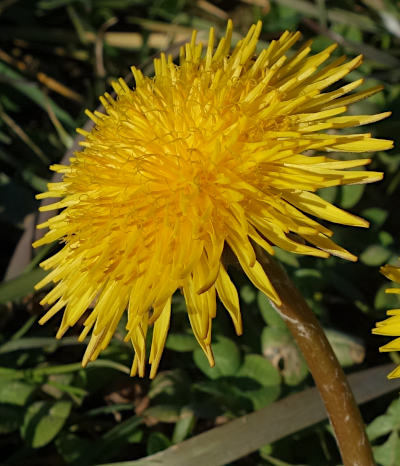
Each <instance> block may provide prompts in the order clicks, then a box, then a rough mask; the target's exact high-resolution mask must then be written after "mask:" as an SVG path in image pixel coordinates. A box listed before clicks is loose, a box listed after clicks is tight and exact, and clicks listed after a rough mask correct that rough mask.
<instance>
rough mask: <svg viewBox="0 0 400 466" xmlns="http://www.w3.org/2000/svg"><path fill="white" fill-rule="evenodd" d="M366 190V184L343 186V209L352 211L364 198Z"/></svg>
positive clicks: (341, 196) (341, 192)
mask: <svg viewBox="0 0 400 466" xmlns="http://www.w3.org/2000/svg"><path fill="white" fill-rule="evenodd" d="M364 190H365V184H354V185H347V186H342V187H341V189H340V201H339V204H340V207H342V209H351V208H352V207H354V206H355V205H356V204H357V202H358V201H359V200H360V199H361V198H362V195H363V193H364Z"/></svg>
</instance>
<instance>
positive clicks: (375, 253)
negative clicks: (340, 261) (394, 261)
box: [360, 244, 391, 267]
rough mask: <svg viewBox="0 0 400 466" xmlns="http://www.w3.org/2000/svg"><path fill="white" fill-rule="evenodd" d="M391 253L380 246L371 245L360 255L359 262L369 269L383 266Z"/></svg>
mask: <svg viewBox="0 0 400 466" xmlns="http://www.w3.org/2000/svg"><path fill="white" fill-rule="evenodd" d="M390 255H391V252H390V251H389V250H388V249H387V248H385V247H384V246H381V245H380V244H371V245H370V246H368V247H367V248H366V249H365V250H364V251H363V252H362V254H361V255H360V261H361V262H362V263H363V264H365V265H368V266H369V267H378V265H382V264H384V263H385V262H386V261H387V260H388V259H389V257H390Z"/></svg>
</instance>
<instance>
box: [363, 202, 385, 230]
mask: <svg viewBox="0 0 400 466" xmlns="http://www.w3.org/2000/svg"><path fill="white" fill-rule="evenodd" d="M388 214H389V213H388V211H387V210H384V209H381V208H380V207H370V208H368V209H365V210H363V211H362V212H361V217H363V218H365V219H367V220H369V221H370V222H371V228H373V229H375V230H379V229H380V227H381V226H382V225H383V224H384V223H385V221H386V219H387V216H388Z"/></svg>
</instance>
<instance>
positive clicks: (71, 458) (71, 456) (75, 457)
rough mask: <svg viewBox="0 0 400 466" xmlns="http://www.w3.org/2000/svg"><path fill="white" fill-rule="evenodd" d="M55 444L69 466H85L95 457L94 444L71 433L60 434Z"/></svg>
mask: <svg viewBox="0 0 400 466" xmlns="http://www.w3.org/2000/svg"><path fill="white" fill-rule="evenodd" d="M54 443H55V445H56V448H57V451H58V453H59V454H60V455H61V456H62V457H63V459H64V461H65V462H66V463H68V464H76V465H77V466H78V465H85V464H88V463H89V461H90V460H91V459H92V458H93V456H94V451H93V450H94V448H93V443H92V442H91V441H90V440H87V439H85V438H80V437H78V436H77V435H74V434H71V433H65V434H60V435H59V436H57V438H56V440H55V442H54Z"/></svg>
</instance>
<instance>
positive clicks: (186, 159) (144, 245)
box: [34, 21, 392, 377]
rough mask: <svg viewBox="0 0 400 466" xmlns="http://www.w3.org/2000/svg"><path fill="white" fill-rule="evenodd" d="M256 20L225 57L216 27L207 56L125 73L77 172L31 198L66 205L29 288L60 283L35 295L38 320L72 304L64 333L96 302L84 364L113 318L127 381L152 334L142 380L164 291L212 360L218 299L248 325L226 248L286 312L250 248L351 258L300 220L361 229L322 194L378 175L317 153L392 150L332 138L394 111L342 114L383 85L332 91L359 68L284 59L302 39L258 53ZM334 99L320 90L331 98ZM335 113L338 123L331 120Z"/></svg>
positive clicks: (167, 60) (368, 140) (196, 47)
mask: <svg viewBox="0 0 400 466" xmlns="http://www.w3.org/2000/svg"><path fill="white" fill-rule="evenodd" d="M261 27H262V24H261V22H259V23H257V25H253V26H252V27H251V28H250V30H249V32H248V33H247V35H246V37H245V38H244V39H242V40H241V41H240V42H239V43H238V44H237V45H236V46H235V47H234V48H233V50H231V36H232V22H231V21H229V22H228V25H227V30H226V34H225V36H224V37H223V38H222V39H221V40H220V42H219V43H218V45H217V47H216V49H215V50H214V45H215V36H214V30H213V29H211V30H210V33H209V39H208V44H207V47H206V48H205V50H203V45H202V44H201V43H196V32H193V36H192V40H191V42H190V43H188V44H186V45H185V46H184V47H183V48H182V50H181V53H180V64H179V66H177V65H176V64H174V63H173V60H172V57H171V56H168V57H166V56H165V55H164V54H161V57H160V58H158V59H156V60H154V67H155V76H154V77H153V78H149V77H144V76H143V75H142V73H141V72H140V71H139V70H137V69H135V68H132V72H133V75H134V78H135V82H136V85H135V88H134V89H130V88H129V87H128V86H127V85H126V83H125V82H124V81H123V80H122V79H120V80H119V81H118V82H116V83H114V86H113V87H114V90H115V93H116V98H115V99H114V98H112V97H111V96H110V95H109V94H105V95H104V97H102V98H101V99H100V100H101V102H102V104H103V106H104V108H105V113H99V112H95V114H92V113H91V112H87V114H88V115H89V117H90V118H91V119H92V120H93V121H94V123H95V126H94V128H93V130H92V131H91V132H90V133H87V132H84V131H82V130H79V132H80V133H81V134H83V135H84V136H85V141H84V142H82V143H81V145H82V146H83V150H82V151H81V152H77V153H75V156H74V157H73V158H72V159H71V164H70V166H62V165H53V166H52V167H51V168H52V169H53V170H54V171H56V172H58V173H62V174H63V180H62V181H61V182H59V183H49V185H48V192H46V193H43V194H41V195H39V196H38V198H39V199H43V198H61V200H59V201H58V202H56V203H54V204H52V205H50V206H46V207H42V208H41V210H42V211H43V210H57V209H63V210H62V211H61V213H59V214H58V215H56V216H55V217H53V218H51V219H50V220H49V221H47V222H45V223H43V224H42V225H40V226H39V228H45V227H46V228H48V229H49V231H48V232H47V233H46V235H45V236H44V237H43V238H42V239H40V240H39V241H37V242H36V243H35V244H34V245H35V246H40V245H42V244H45V243H49V242H51V241H55V240H61V241H62V242H63V243H64V246H63V248H62V249H61V250H60V251H59V252H57V253H56V254H55V255H54V256H52V257H51V258H49V259H47V260H45V261H44V262H43V263H42V264H41V266H42V267H43V268H44V269H46V270H48V269H52V271H51V272H50V273H49V274H48V275H47V277H46V278H45V279H44V280H43V281H41V282H40V283H39V284H38V285H37V288H41V287H42V286H44V285H46V284H48V283H50V282H54V283H56V285H55V287H54V288H53V289H52V291H50V292H49V294H48V295H47V296H46V297H45V298H44V299H43V301H42V304H44V305H50V309H49V310H48V312H47V313H46V315H45V316H44V317H43V318H42V319H41V323H44V322H46V321H47V320H48V319H49V318H50V317H52V316H54V315H55V314H56V313H57V312H58V311H60V310H61V309H63V308H65V310H64V316H63V319H62V323H61V326H60V329H59V331H58V333H57V337H58V338H60V337H61V336H62V335H63V334H64V333H65V332H66V330H67V329H68V328H69V327H71V326H73V325H75V324H76V322H77V321H78V320H79V319H80V318H81V317H82V315H83V314H84V313H85V312H86V311H87V309H88V308H89V307H90V306H91V303H95V304H94V305H93V309H91V311H90V313H89V315H88V316H87V318H86V320H85V322H84V327H85V328H84V330H83V332H82V334H81V337H80V338H81V339H84V338H85V337H86V335H87V334H88V333H89V332H90V330H91V329H93V330H92V334H91V339H90V343H89V345H88V347H87V350H86V353H85V355H84V357H83V364H84V365H85V364H87V362H88V361H92V360H94V359H96V358H97V356H98V354H99V353H100V351H101V350H102V349H104V348H105V347H106V346H107V345H108V343H109V341H110V339H111V337H112V335H113V333H114V331H115V329H116V326H117V324H118V321H119V320H120V318H121V316H122V314H123V313H124V312H127V326H126V330H127V334H126V340H127V341H131V342H132V345H133V347H134V350H135V358H134V362H133V367H132V374H136V373H138V374H139V375H140V376H143V375H144V371H145V360H146V354H145V346H146V345H145V340H146V333H147V330H148V327H149V326H151V325H153V326H154V328H153V339H152V345H151V351H150V357H149V360H150V363H151V364H152V368H151V373H150V377H154V375H155V373H156V370H157V366H158V364H159V361H160V357H161V353H162V351H163V347H164V343H165V339H166V336H167V332H168V327H169V322H170V315H171V297H172V295H173V294H174V292H175V291H176V290H177V289H180V290H181V291H182V293H183V295H184V298H185V300H186V305H187V310H188V315H189V319H190V323H191V325H192V328H193V332H194V335H195V337H196V338H197V340H198V342H199V344H200V345H201V347H202V349H203V350H204V352H205V354H206V356H207V357H208V360H209V362H210V364H211V365H213V363H214V362H213V355H212V351H211V321H212V319H213V318H214V317H215V314H216V295H218V297H219V299H220V300H221V302H222V304H223V305H224V306H225V308H226V309H227V310H228V312H229V314H230V316H231V318H232V320H233V324H234V326H235V329H236V332H237V333H238V334H240V333H241V331H242V324H241V315H240V309H239V299H238V294H237V291H236V288H235V286H234V284H233V283H232V281H231V280H230V278H229V275H228V273H227V271H226V269H225V267H224V265H223V263H222V260H221V256H222V252H223V249H224V247H229V248H230V250H231V251H232V252H233V254H234V255H235V256H236V257H237V259H238V261H239V263H240V265H241V267H242V269H243V270H244V272H245V273H246V274H247V276H248V277H249V279H250V280H251V281H252V282H253V284H254V285H255V286H256V287H257V288H259V289H260V290H261V291H263V292H264V293H265V294H266V295H267V296H268V297H269V298H270V299H272V300H273V301H275V302H276V303H278V304H279V301H280V300H279V296H277V294H276V292H275V290H274V289H273V287H272V285H271V283H270V281H269V279H268V277H267V276H266V274H265V272H264V270H263V268H262V267H261V265H260V264H259V263H258V262H257V259H256V254H255V251H254V248H253V246H254V244H258V245H259V246H261V247H262V248H264V249H265V250H266V251H267V252H268V253H270V254H273V249H272V245H277V246H279V247H281V248H283V249H285V250H287V251H291V252H295V253H300V254H309V255H313V256H318V257H328V256H329V255H330V254H334V255H337V256H339V257H342V258H345V259H349V260H356V258H355V257H354V256H353V255H352V254H350V253H349V252H348V251H346V250H344V249H343V248H341V247H340V246H337V245H336V244H335V243H334V242H333V241H332V240H331V239H330V236H331V235H332V232H331V231H330V230H329V229H328V228H326V227H324V226H322V225H320V224H319V223H317V222H316V221H315V220H313V219H312V218H310V217H308V216H307V214H311V215H312V216H313V217H320V218H322V219H324V220H329V221H332V222H337V223H341V224H345V225H353V226H364V227H365V226H368V223H367V222H366V221H364V220H363V219H360V218H358V217H356V216H354V215H351V214H349V213H347V212H344V211H342V210H340V209H338V208H337V207H334V206H332V205H331V204H329V203H328V202H326V201H324V200H323V199H321V198H320V197H318V195H317V194H315V191H316V190H317V189H319V188H323V187H327V186H335V185H341V184H354V183H370V182H373V181H377V180H380V179H381V177H382V175H381V173H376V172H366V171H364V170H358V171H357V170H351V171H346V170H345V169H347V168H354V167H360V166H363V165H366V164H368V162H369V160H366V159H356V160H347V161H343V160H336V159H333V158H328V157H326V156H325V155H322V154H321V153H323V152H329V151H335V152H348V151H350V152H366V151H376V150H384V149H389V148H390V147H391V145H392V143H391V141H387V140H378V139H374V138H372V137H371V135H370V134H367V133H356V134H347V133H346V134H345V135H339V134H338V132H337V131H336V130H337V129H339V128H347V127H352V126H359V125H363V124H366V123H371V122H374V121H377V120H380V119H382V118H385V117H386V116H388V113H382V114H379V115H367V116H362V115H361V116H360V115H344V114H345V112H346V110H347V105H348V104H350V103H352V102H355V101H358V100H360V99H362V98H364V97H367V96H370V95H372V94H374V93H375V92H377V91H379V90H380V87H378V86H377V87H374V88H371V89H369V90H366V91H359V92H355V93H352V91H354V90H355V89H356V88H357V87H358V86H360V84H361V83H362V80H361V79H359V80H357V81H355V82H351V83H349V84H345V85H342V86H340V87H338V88H336V90H332V89H329V90H327V88H330V86H331V85H332V84H333V83H335V82H337V81H338V80H340V79H342V78H343V77H344V76H345V75H347V74H348V73H349V72H350V71H352V70H353V69H354V68H356V67H357V66H359V65H360V63H361V57H356V58H354V59H353V60H350V61H346V58H345V57H340V58H337V59H334V60H332V61H330V62H329V64H325V65H323V64H324V63H325V62H326V61H327V60H328V59H329V57H330V55H331V53H332V51H333V50H334V49H335V47H336V46H335V45H332V46H330V47H328V48H327V49H326V50H324V51H322V52H320V53H318V54H315V55H311V56H310V43H309V42H307V43H306V44H304V46H303V47H302V48H301V49H300V50H299V51H298V52H296V53H292V52H289V49H290V48H291V47H292V46H293V45H294V44H295V42H296V41H297V40H298V39H299V37H300V33H298V32H296V33H290V32H285V33H283V34H282V36H281V37H280V38H279V39H278V40H274V41H272V42H271V44H270V45H269V46H268V48H266V49H265V50H263V51H262V52H261V53H260V54H259V55H258V56H256V55H255V50H256V45H257V40H258V37H259V34H260V31H261ZM325 90H327V91H326V92H324V91H325ZM339 115H341V116H339Z"/></svg>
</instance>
